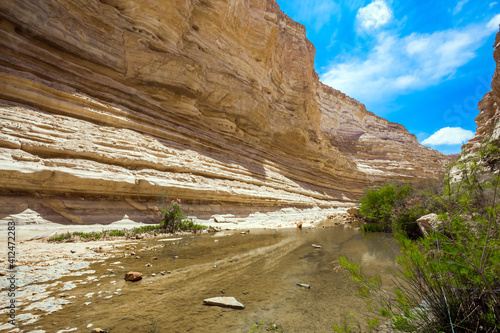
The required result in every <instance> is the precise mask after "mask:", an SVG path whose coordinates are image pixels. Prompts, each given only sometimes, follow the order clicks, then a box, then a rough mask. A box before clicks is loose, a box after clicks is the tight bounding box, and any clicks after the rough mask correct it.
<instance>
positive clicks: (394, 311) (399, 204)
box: [334, 145, 500, 332]
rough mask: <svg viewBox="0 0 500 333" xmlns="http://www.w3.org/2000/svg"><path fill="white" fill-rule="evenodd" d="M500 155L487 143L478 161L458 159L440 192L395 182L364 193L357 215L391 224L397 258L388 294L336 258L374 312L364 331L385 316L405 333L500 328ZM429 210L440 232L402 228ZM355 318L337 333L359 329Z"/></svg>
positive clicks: (353, 265) (355, 267) (375, 281)
mask: <svg viewBox="0 0 500 333" xmlns="http://www.w3.org/2000/svg"><path fill="white" fill-rule="evenodd" d="M499 155H500V154H499V149H498V147H497V146H492V145H485V148H484V149H483V150H482V151H481V152H479V154H477V155H476V157H475V158H465V157H463V158H461V159H460V160H459V161H458V162H456V163H455V164H453V165H452V166H451V167H450V168H449V170H448V173H447V175H446V176H445V177H444V182H443V183H444V186H443V187H442V190H441V191H440V192H438V193H431V192H432V191H429V192H427V193H423V194H420V193H417V195H415V191H413V190H412V187H411V186H410V185H399V184H388V185H385V186H383V187H379V188H376V189H374V190H369V191H367V195H366V196H365V197H364V198H363V199H362V200H361V206H362V207H361V209H360V212H361V213H362V214H364V215H365V216H366V217H368V218H369V219H371V220H373V221H376V223H378V224H380V225H383V226H388V225H390V229H391V230H392V231H393V232H394V234H395V238H396V240H397V241H398V243H399V244H400V245H401V253H402V255H401V256H400V257H399V258H398V259H397V262H398V264H399V265H398V267H399V268H398V271H397V272H395V274H394V278H395V283H396V285H397V288H396V289H393V290H389V289H386V288H384V287H383V286H382V282H381V279H380V277H379V276H375V277H368V276H366V275H365V274H364V273H363V272H362V270H361V267H360V266H359V265H357V264H356V263H353V262H350V261H349V260H347V259H346V258H344V257H343V258H341V260H340V263H341V266H342V267H343V268H344V269H346V271H347V272H348V276H349V278H350V279H351V280H352V281H354V282H356V284H357V285H358V295H359V296H360V297H362V298H364V299H366V301H367V305H368V309H369V310H370V311H371V313H372V315H371V316H369V318H367V322H368V324H369V325H368V326H369V328H368V330H371V329H372V328H374V327H375V326H376V325H378V324H379V320H380V319H381V318H384V317H385V318H387V319H388V320H389V323H390V325H391V326H392V328H393V329H396V330H398V331H403V332H415V331H419V332H498V331H499V330H500V278H499V277H500V229H499V227H500V222H499V215H500V202H499V199H500V198H499V196H500V193H499V192H500V191H499V187H500V172H499V171H498V169H499V165H498V164H499V163H498V161H499V160H500V159H499V158H498V157H499ZM485 170H486V171H485ZM416 198H419V200H416ZM427 212H435V213H437V214H438V222H439V223H440V225H439V228H437V229H436V230H430V231H429V233H428V235H426V236H423V235H421V236H420V237H419V238H418V239H415V237H412V235H413V234H412V233H411V232H409V230H410V229H408V228H406V227H405V223H409V222H413V221H414V220H415V219H416V218H418V215H420V214H425V213H427ZM353 318H355V317H354V316H350V317H349V318H346V322H345V323H344V325H340V326H338V325H336V326H335V327H334V329H335V330H336V331H338V332H340V331H343V332H347V331H358V332H359V331H361V329H360V328H359V327H358V326H356V325H354V324H353V323H352V319H353ZM347 319H349V321H347Z"/></svg>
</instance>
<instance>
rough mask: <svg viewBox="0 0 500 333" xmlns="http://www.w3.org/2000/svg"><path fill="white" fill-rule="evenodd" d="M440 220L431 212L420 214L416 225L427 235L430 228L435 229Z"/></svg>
mask: <svg viewBox="0 0 500 333" xmlns="http://www.w3.org/2000/svg"><path fill="white" fill-rule="evenodd" d="M441 223H442V222H441V221H439V220H438V216H437V214H434V213H431V214H427V215H424V216H422V217H421V218H419V219H418V220H417V224H418V227H419V228H420V231H422V234H423V235H425V236H426V235H428V234H429V232H430V231H431V230H434V231H435V230H437V228H438V226H439V225H440V224H441Z"/></svg>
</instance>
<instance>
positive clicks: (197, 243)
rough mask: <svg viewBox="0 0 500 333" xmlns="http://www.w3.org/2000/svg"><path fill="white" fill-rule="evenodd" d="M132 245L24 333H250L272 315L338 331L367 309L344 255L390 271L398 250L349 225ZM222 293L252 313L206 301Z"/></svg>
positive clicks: (284, 322)
mask: <svg viewBox="0 0 500 333" xmlns="http://www.w3.org/2000/svg"><path fill="white" fill-rule="evenodd" d="M172 238H173V239H174V240H172ZM176 238H177V240H175V239H176ZM312 244H317V245H320V246H321V248H315V247H313V246H312ZM127 246H128V248H129V249H128V250H125V247H124V248H123V254H127V255H126V256H123V254H121V255H119V256H118V258H114V259H110V260H106V261H104V262H99V263H95V264H93V265H92V266H91V269H92V270H95V271H96V272H95V273H94V274H91V275H90V276H89V275H86V276H83V277H66V278H63V279H61V280H62V282H61V283H60V284H59V286H61V285H66V286H69V287H68V288H66V289H68V290H67V291H58V292H54V295H55V296H56V297H60V296H61V295H62V296H63V297H64V299H65V300H67V301H69V302H70V303H69V304H66V305H63V308H62V309H61V310H59V311H56V312H53V313H52V314H50V315H44V313H42V312H40V313H37V312H36V310H35V311H32V313H33V314H40V315H42V316H41V317H40V319H39V320H38V321H37V322H35V323H33V324H30V325H28V326H24V327H23V330H25V332H29V331H30V330H35V329H38V330H44V331H46V332H58V331H60V330H64V332H66V330H67V331H68V332H69V329H74V328H77V332H90V330H91V329H92V328H96V327H100V328H102V329H105V330H108V331H109V332H112V333H127V332H154V328H156V332H246V333H248V332H249V331H250V330H251V327H252V325H253V324H255V323H256V322H262V321H264V322H266V323H271V322H272V323H276V324H278V325H280V326H281V327H282V328H283V330H284V332H300V333H304V332H332V325H333V324H334V323H340V322H341V321H342V319H343V317H344V315H345V314H347V313H363V312H365V305H364V302H363V301H362V300H360V299H358V298H357V297H356V296H354V295H353V291H354V288H353V286H352V285H350V283H349V282H348V281H347V280H346V279H345V277H344V275H343V274H342V272H341V271H340V272H337V271H336V270H335V268H336V266H337V265H338V258H339V256H346V257H348V258H349V259H352V260H354V261H356V262H358V263H361V264H362V268H363V271H364V272H366V273H368V274H381V275H382V276H383V275H385V274H386V272H387V270H388V269H390V268H393V267H394V260H395V257H396V256H397V254H398V252H399V250H398V246H397V244H396V243H395V242H394V241H393V240H392V238H391V237H390V236H389V235H385V234H380V233H365V234H363V233H360V232H359V231H357V230H356V229H354V228H351V227H347V226H337V227H331V228H319V229H314V230H301V229H280V230H279V231H275V230H251V232H249V233H246V234H241V231H231V232H220V233H216V234H208V235H189V236H182V237H171V239H170V240H161V239H154V240H141V241H138V242H136V244H130V245H127ZM134 247H135V248H134ZM148 248H149V250H148ZM141 249H142V250H141ZM145 249H146V250H145ZM131 252H134V254H131ZM137 256H138V257H139V258H136V257H137ZM147 264H151V266H146V265H147ZM129 271H138V272H142V274H143V279H142V280H141V281H138V282H129V281H125V280H124V276H125V273H127V272H129ZM161 272H164V275H163V274H162V273H161ZM153 274H155V276H153ZM74 280H80V281H76V282H72V281H74ZM82 280H83V281H85V282H86V283H85V284H82V283H79V282H81V281H82ZM386 280H387V279H386ZM297 283H304V284H308V285H310V286H311V288H310V289H306V288H302V287H299V286H297ZM74 285H76V287H74V288H72V286H74ZM71 288H72V289H71ZM217 296H232V297H235V298H236V299H237V300H238V301H239V302H241V303H243V304H244V305H245V309H244V310H235V309H230V308H221V307H216V306H207V305H204V304H203V299H205V298H210V297H217ZM360 321H362V322H363V321H364V319H363V317H360Z"/></svg>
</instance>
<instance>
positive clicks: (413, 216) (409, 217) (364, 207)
mask: <svg viewBox="0 0 500 333" xmlns="http://www.w3.org/2000/svg"><path fill="white" fill-rule="evenodd" d="M427 201H428V200H426V199H425V195H424V194H423V193H416V192H415V190H414V189H413V187H412V185H411V184H402V183H394V182H391V183H387V184H385V185H383V186H377V187H374V188H371V189H368V190H367V191H366V193H365V195H364V196H363V197H362V198H361V200H360V209H359V211H360V213H361V215H363V216H364V217H365V218H367V219H368V220H369V221H370V222H372V223H374V224H378V227H374V226H368V225H367V226H366V227H363V229H364V230H365V231H375V230H376V231H385V232H392V231H395V230H402V231H403V232H404V233H406V234H407V235H408V236H409V237H411V238H418V237H420V236H421V233H420V229H419V227H418V225H417V222H416V221H417V219H418V218H419V217H421V216H423V215H425V214H427V213H428V212H429V209H428V208H427V207H426V203H427Z"/></svg>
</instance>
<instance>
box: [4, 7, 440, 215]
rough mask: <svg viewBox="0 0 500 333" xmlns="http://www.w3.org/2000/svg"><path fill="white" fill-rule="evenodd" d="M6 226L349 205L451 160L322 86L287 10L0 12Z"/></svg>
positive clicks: (48, 9)
mask: <svg viewBox="0 0 500 333" xmlns="http://www.w3.org/2000/svg"><path fill="white" fill-rule="evenodd" d="M0 17H1V24H0V46H1V48H0V179H1V185H0V189H1V193H2V195H3V197H2V198H1V200H2V202H3V203H4V205H3V206H2V207H0V217H3V216H7V215H9V214H12V213H19V212H22V211H24V210H26V209H28V208H29V209H32V210H34V211H36V212H38V213H39V214H41V215H42V217H43V218H44V219H46V220H50V221H56V222H61V223H62V222H64V223H95V222H99V221H100V222H102V221H103V219H104V220H106V221H113V220H116V219H120V218H122V217H123V215H124V214H127V217H129V218H131V219H133V220H135V221H143V222H148V221H149V222H150V221H153V220H154V216H153V208H154V206H155V205H157V202H156V199H157V197H158V195H160V194H163V193H165V192H167V193H168V196H169V198H172V199H175V198H181V199H183V201H184V202H186V203H188V204H190V205H191V207H192V213H193V214H194V215H199V216H202V217H207V216H211V215H214V214H222V213H234V214H236V215H241V216H245V215H248V214H250V213H255V212H257V211H260V212H263V213H265V212H268V211H275V210H279V209H283V208H286V207H298V208H310V207H320V208H329V209H331V208H335V207H342V206H345V205H349V204H350V203H352V202H353V200H355V199H357V198H359V197H360V195H362V193H363V188H364V187H365V186H367V185H370V184H373V182H376V181H382V180H385V179H388V178H391V179H393V178H398V179H401V178H403V179H415V178H419V177H429V176H435V175H437V174H438V173H439V172H441V171H442V168H443V165H444V164H445V163H446V162H447V158H446V157H445V156H444V155H442V154H440V153H438V152H435V151H433V150H430V149H428V148H425V147H423V146H421V145H419V144H418V142H417V140H416V138H415V137H414V136H413V135H411V134H409V133H408V132H407V131H406V130H405V129H404V128H403V127H402V126H401V125H398V124H393V123H389V122H388V121H386V120H384V119H382V118H379V117H376V116H375V115H374V114H372V113H371V112H368V111H366V109H365V107H364V106H363V105H362V104H361V103H359V102H357V101H355V100H353V99H351V98H349V97H347V96H345V95H344V94H342V93H340V92H339V91H336V90H334V89H331V88H329V87H326V86H324V85H323V84H321V83H320V82H319V80H318V75H317V74H316V73H315V71H314V54H315V49H314V47H313V45H312V44H311V43H310V42H309V41H308V40H307V39H306V38H305V29H304V27H303V26H302V25H300V24H298V23H296V22H294V21H293V20H291V19H290V18H288V17H287V16H286V15H285V14H283V13H282V12H281V10H280V9H279V8H278V5H277V4H276V2H275V0H253V1H237V0H228V1H205V0H195V1H182V0H171V1H145V0H134V1H132V0H99V1H98V0H74V1H66V0H47V1H30V0H16V1H14V0H7V1H2V2H1V3H0Z"/></svg>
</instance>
